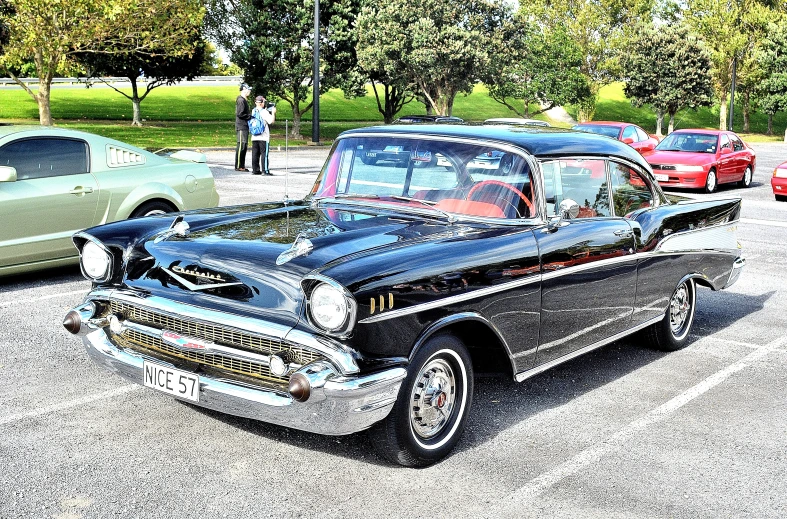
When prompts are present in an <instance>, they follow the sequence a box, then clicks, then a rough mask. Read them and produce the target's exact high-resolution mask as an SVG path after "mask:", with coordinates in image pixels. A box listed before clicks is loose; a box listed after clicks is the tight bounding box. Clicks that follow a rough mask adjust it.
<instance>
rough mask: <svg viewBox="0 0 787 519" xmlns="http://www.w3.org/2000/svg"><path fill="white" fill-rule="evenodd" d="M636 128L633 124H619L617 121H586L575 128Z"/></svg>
mask: <svg viewBox="0 0 787 519" xmlns="http://www.w3.org/2000/svg"><path fill="white" fill-rule="evenodd" d="M593 125H596V126H636V124H634V123H621V122H618V121H587V122H584V123H578V124H576V125H575V126H593Z"/></svg>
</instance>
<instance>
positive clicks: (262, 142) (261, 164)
mask: <svg viewBox="0 0 787 519" xmlns="http://www.w3.org/2000/svg"><path fill="white" fill-rule="evenodd" d="M266 104H267V101H266V100H265V98H264V97H262V96H257V97H255V98H254V105H255V106H254V110H252V111H251V116H252V118H254V119H258V120H259V121H260V122H261V123H262V127H263V130H262V133H260V134H258V135H254V134H252V136H251V164H252V166H251V168H252V174H254V175H259V174H263V175H271V176H272V175H273V173H271V170H270V165H269V164H268V151H270V140H271V131H270V125H271V124H273V123H274V121H276V106H275V105H274V104H273V103H270V105H268V106H267V107H266Z"/></svg>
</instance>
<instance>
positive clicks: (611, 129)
mask: <svg viewBox="0 0 787 519" xmlns="http://www.w3.org/2000/svg"><path fill="white" fill-rule="evenodd" d="M572 130H579V131H581V132H588V133H596V134H598V135H605V136H607V137H612V138H613V139H617V138H618V134H619V133H620V128H618V127H617V126H607V125H604V124H578V125H576V126H574V127H573V128H572Z"/></svg>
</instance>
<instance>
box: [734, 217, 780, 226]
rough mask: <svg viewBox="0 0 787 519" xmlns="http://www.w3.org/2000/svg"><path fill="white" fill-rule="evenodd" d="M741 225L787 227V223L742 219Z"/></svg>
mask: <svg viewBox="0 0 787 519" xmlns="http://www.w3.org/2000/svg"><path fill="white" fill-rule="evenodd" d="M741 223H753V224H757V225H770V226H772V227H787V222H777V221H775V220H757V219H756V218H741Z"/></svg>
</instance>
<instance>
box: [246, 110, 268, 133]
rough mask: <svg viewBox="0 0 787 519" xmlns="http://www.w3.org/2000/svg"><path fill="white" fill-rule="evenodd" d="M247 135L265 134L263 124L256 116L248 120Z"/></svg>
mask: <svg viewBox="0 0 787 519" xmlns="http://www.w3.org/2000/svg"><path fill="white" fill-rule="evenodd" d="M249 133H250V134H252V135H262V134H263V133H265V122H264V121H263V120H262V119H258V118H257V116H256V115H255V116H254V117H252V118H251V119H249Z"/></svg>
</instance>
